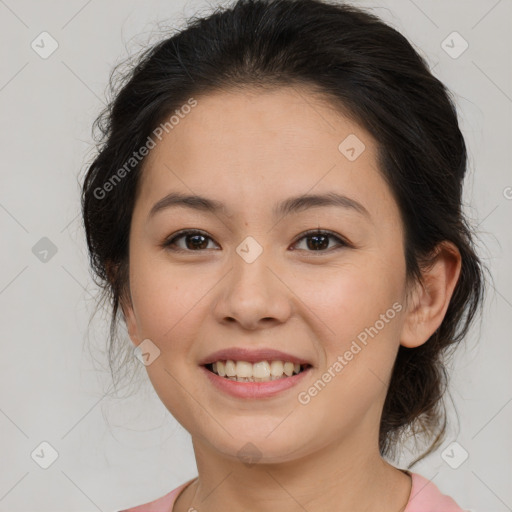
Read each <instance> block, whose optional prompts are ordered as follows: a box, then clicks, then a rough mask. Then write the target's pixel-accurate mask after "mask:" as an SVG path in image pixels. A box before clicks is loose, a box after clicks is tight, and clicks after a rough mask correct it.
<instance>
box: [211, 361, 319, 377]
mask: <svg viewBox="0 0 512 512" xmlns="http://www.w3.org/2000/svg"><path fill="white" fill-rule="evenodd" d="M202 366H204V368H206V369H207V370H208V371H210V372H211V373H213V374H215V375H217V376H218V377H222V378H224V379H226V380H230V381H235V382H270V381H275V380H283V379H288V378H290V377H293V376H295V375H298V374H300V373H303V372H305V371H307V370H308V369H309V368H311V365H310V364H308V363H303V364H300V363H296V362H293V361H281V360H263V361H257V362H255V363H252V362H250V361H235V360H232V359H226V360H218V361H215V362H213V363H208V364H204V365H202Z"/></svg>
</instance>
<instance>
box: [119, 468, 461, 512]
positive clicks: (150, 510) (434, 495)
mask: <svg viewBox="0 0 512 512" xmlns="http://www.w3.org/2000/svg"><path fill="white" fill-rule="evenodd" d="M410 475H411V477H412V489H411V494H410V496H409V501H408V502H407V507H406V508H405V510H404V512H465V511H464V510H463V509H461V508H460V507H459V506H458V505H457V503H455V501H453V499H452V498H450V497H449V496H446V495H445V494H441V492H440V491H439V489H438V488H437V487H436V485H435V484H433V483H432V482H430V481H429V480H427V479H426V478H424V477H422V476H421V475H419V474H418V473H410ZM194 480H196V478H192V480H189V481H188V482H185V483H184V484H181V485H180V486H179V487H176V489H174V490H173V491H171V492H169V493H167V494H166V495H165V496H162V497H161V498H158V499H157V500H155V501H151V502H149V503H145V504H144V505H139V506H137V507H133V508H129V509H126V510H121V511H120V512H172V509H173V505H174V502H175V501H176V498H177V497H178V494H179V493H180V492H181V491H182V490H183V489H185V487H187V485H189V484H191V483H192V482H193V481H194Z"/></svg>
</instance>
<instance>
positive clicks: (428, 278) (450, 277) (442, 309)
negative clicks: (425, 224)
mask: <svg viewBox="0 0 512 512" xmlns="http://www.w3.org/2000/svg"><path fill="white" fill-rule="evenodd" d="M434 255H435V256H434V259H433V262H432V264H431V265H429V267H428V268H426V269H423V270H422V282H421V283H415V287H414V290H413V292H412V294H411V300H410V301H409V303H408V306H407V308H406V313H405V321H404V325H403V328H402V334H401V336H400V344H401V345H403V346H404V347H408V348H414V347H418V346H420V345H423V343H425V342H426V341H427V340H428V339H429V338H430V337H431V336H432V334H434V332H435V331H436V330H437V329H438V327H439V326H440V325H441V323H442V321H443V319H444V316H445V314H446V310H447V309H448V306H449V304H450V300H451V298H452V295H453V291H454V290H455V285H456V284H457V281H458V279H459V275H460V271H461V264H462V258H461V255H460V252H459V250H458V249H457V247H456V246H455V245H454V244H453V243H451V242H448V241H445V242H442V243H440V244H439V245H438V246H437V247H436V250H435V252H434Z"/></svg>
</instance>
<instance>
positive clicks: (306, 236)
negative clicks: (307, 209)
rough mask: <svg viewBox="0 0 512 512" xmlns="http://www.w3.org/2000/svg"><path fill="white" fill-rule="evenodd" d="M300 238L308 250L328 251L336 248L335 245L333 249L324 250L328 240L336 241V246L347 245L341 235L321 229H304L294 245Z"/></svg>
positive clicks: (327, 245)
mask: <svg viewBox="0 0 512 512" xmlns="http://www.w3.org/2000/svg"><path fill="white" fill-rule="evenodd" d="M301 240H306V248H307V250H308V252H329V251H331V250H336V247H335V248H334V249H332V248H330V249H329V250H328V251H326V250H325V249H327V248H328V247H329V242H330V240H336V241H337V242H338V248H340V247H348V245H349V244H348V243H347V242H346V241H345V240H343V239H342V238H341V237H339V236H337V235H335V234H334V233H331V232H330V231H326V230H323V229H312V230H310V231H306V232H305V233H303V235H302V236H301V237H300V238H299V239H298V240H297V241H296V242H295V243H294V245H296V244H297V243H298V242H300V241H301ZM300 250H303V249H300Z"/></svg>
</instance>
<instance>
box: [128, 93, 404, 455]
mask: <svg viewBox="0 0 512 512" xmlns="http://www.w3.org/2000/svg"><path fill="white" fill-rule="evenodd" d="M196 99H197V106H195V107H194V108H192V109H191V111H190V113H188V114H187V115H186V116H184V117H183V118H182V119H180V121H179V123H178V124H174V126H173V128H172V129H171V130H169V132H168V133H165V132H164V136H163V137H162V140H161V141H160V142H158V143H157V145H156V147H155V148H154V149H152V150H151V151H150V154H149V155H148V157H147V159H146V161H145V167H144V170H143V174H142V180H141V182H140V189H139V195H138V197H137V201H136V205H135V209H134V212H133V219H132V225H131V232H130V254H129V261H130V293H131V303H132V306H129V307H127V308H126V309H125V314H126V319H127V324H128V328H129V332H130V336H131V338H132V340H133V342H134V344H136V345H138V344H139V343H141V342H142V341H143V340H150V342H148V341H145V342H144V345H143V347H145V348H144V350H143V351H144V352H146V353H147V354H148V355H146V358H147V363H149V364H147V366H146V370H147V372H148V375H149V378H150V379H151V382H152V384H153V386H154V388H155V390H156V392H157V394H158V395H159V397H160V398H161V400H162V402H163V403H164V405H165V406H166V407H167V409H168V410H169V411H170V412H171V413H172V414H173V416H174V417H175V418H176V419H177V420H178V421H179V422H180V423H181V424H182V425H183V426H184V427H185V428H186V429H187V430H188V431H189V432H190V433H191V434H192V436H193V439H194V442H196V443H198V444H200V445H201V446H203V447H204V448H205V449H207V450H211V451H213V452H215V453H217V454H223V455H226V456H228V457H233V458H237V457H238V458H242V459H244V457H245V458H249V459H252V460H254V461H256V460H259V461H260V462H265V461H269V462H270V461H272V462H279V461H281V462H284V461H289V460H293V459H297V458H298V457H301V456H306V455H307V454H309V453H312V452H314V451H317V450H320V449H322V448H327V447H329V446H331V447H332V446H333V444H334V443H335V444H336V445H339V443H345V442H346V443H347V446H351V447H353V449H354V450H359V451H362V450H363V451H364V449H365V448H362V447H366V446H368V449H370V448H371V449H372V450H374V449H375V448H376V447H377V438H378V427H379V419H380V415H381V411H382V406H383V402H384V398H385V395H386V388H387V383H388V380H389V378H390V375H391V370H392V366H393V363H394V360H395V356H396V353H397V350H398V347H399V344H400V336H401V330H402V328H403V326H404V318H405V315H404V312H405V304H404V298H405V291H406V290H405V284H406V283H405V260H404V246H403V231H402V224H401V221H400V215H399V210H398V207H397V204H396V202H395V200H394V199H393V197H392V195H391V192H390V190H389V188H388V186H387V185H386V183H385V181H384V179H383V178H382V177H381V174H380V173H379V170H378V168H377V162H376V157H377V155H376V143H375V141H374V139H373V138H372V137H371V136H370V134H369V133H367V132H366V131H365V130H363V129H362V128H361V127H360V126H358V125H356V124H354V123H353V122H351V121H349V120H348V119H347V118H345V117H343V116H341V115H340V114H339V113H338V112H336V111H335V110H334V109H332V108H329V107H328V106H327V105H326V103H322V102H320V101H319V100H318V99H316V98H315V96H313V95H312V94H311V93H308V92H307V91H306V90H302V91H300V92H299V91H298V90H296V89H292V88H281V89H275V90H273V91H268V90H267V91H265V92H261V91H259V92H257V91H254V92H251V93H248V92H247V91H244V92H236V91H232V92H218V93H215V94H210V95H207V96H205V97H199V98H196ZM363 144H364V146H363ZM169 194H181V195H184V196H201V197H204V198H207V199H208V200H209V201H214V202H215V204H217V203H218V204H219V205H221V206H220V207H219V208H218V209H215V210H211V209H209V208H207V207H205V206H204V204H201V202H198V201H195V202H193V201H189V202H188V204H185V203H183V202H182V203H179V204H178V203H175V204H170V203H171V202H170V201H168V202H167V205H165V204H162V203H160V207H159V208H156V209H155V210H153V212H152V209H153V207H154V205H156V204H157V203H159V201H162V199H164V198H165V197H166V196H168V195H169ZM328 194H331V195H332V196H331V198H332V197H334V194H337V195H338V196H339V197H340V198H341V199H340V198H339V199H338V201H337V202H336V201H326V200H325V199H322V200H319V199H316V200H312V199H311V200H310V199H307V198H308V197H309V196H313V195H314V196H322V197H325V196H326V195H328ZM292 198H294V199H295V200H294V201H292V202H290V201H291V199H292ZM283 205H288V208H283V207H282V206H283ZM184 229H188V230H200V231H201V234H202V236H201V234H199V235H198V234H197V233H192V234H191V235H190V234H189V236H187V235H186V234H185V235H184V236H180V237H179V238H176V239H175V240H174V241H171V238H172V237H173V234H175V233H176V232H178V231H180V230H184ZM316 229H320V230H325V231H328V232H329V233H330V235H329V234H320V235H315V234H309V235H305V234H304V233H305V232H306V231H308V230H316ZM166 240H167V241H169V243H168V245H167V246H166V245H165V242H166ZM402 306H403V307H402ZM225 349H233V350H236V349H243V350H245V351H248V352H249V355H247V353H243V352H239V353H238V354H236V353H233V354H231V355H232V357H233V359H234V360H235V362H236V360H237V359H238V360H240V361H242V363H241V364H240V365H238V368H237V370H238V371H240V372H243V371H244V370H247V368H249V371H254V372H256V374H257V375H260V374H259V373H257V372H258V371H260V372H262V373H261V375H265V372H267V373H268V370H269V368H270V370H271V371H274V372H279V371H282V370H281V367H280V366H279V363H272V361H274V360H281V361H282V362H286V360H290V361H291V362H293V360H294V359H296V360H301V361H303V362H307V363H308V365H309V369H308V370H307V371H305V372H302V373H300V374H299V375H298V376H296V377H287V376H286V374H285V376H284V377H281V379H282V380H281V379H278V381H276V380H272V381H270V384H268V383H263V384H254V383H246V382H234V381H232V380H229V379H226V377H220V376H218V375H213V374H212V373H211V372H210V370H208V369H206V368H205V367H204V366H203V365H202V363H204V362H205V361H211V360H212V358H213V359H215V358H216V359H219V360H225V359H227V357H226V356H229V355H230V354H224V355H220V356H219V357H217V356H215V355H213V356H212V354H214V353H215V352H218V351H220V350H225ZM258 350H264V351H269V350H275V351H280V352H283V353H285V354H287V355H286V356H278V355H277V354H272V353H266V354H265V353H261V354H258V353H257V352H256V351H258ZM251 359H254V360H255V361H259V360H267V361H268V362H269V367H267V366H266V365H265V363H262V364H260V365H256V366H251V365H247V364H244V363H243V361H246V362H250V361H247V360H251ZM228 365H229V363H228ZM235 367H236V365H235ZM287 367H288V368H289V365H288V366H287ZM272 368H273V370H272ZM225 371H226V370H225ZM221 379H222V382H220V381H221ZM287 379H290V381H287V384H284V383H285V381H286V380H287ZM276 382H277V384H276ZM290 383H293V385H291V386H290ZM271 386H273V387H272V389H270V387H271ZM287 386H288V387H287ZM256 387H258V388H259V391H258V390H256V391H254V390H255V388H256ZM243 388H244V389H243ZM262 389H263V391H261V390H262ZM244 390H245V393H246V395H250V394H251V393H254V394H253V395H251V396H241V394H243V393H244ZM247 390H250V391H247ZM265 390H266V391H265ZM258 393H260V394H258ZM354 441H356V442H354ZM359 441H360V442H359ZM248 443H250V444H248ZM244 460H245V459H244Z"/></svg>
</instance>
